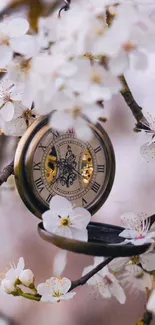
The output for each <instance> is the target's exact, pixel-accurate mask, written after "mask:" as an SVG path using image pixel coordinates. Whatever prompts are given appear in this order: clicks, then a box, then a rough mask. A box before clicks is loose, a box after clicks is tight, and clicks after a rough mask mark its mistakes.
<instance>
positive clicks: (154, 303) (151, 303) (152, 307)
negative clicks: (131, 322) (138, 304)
mask: <svg viewBox="0 0 155 325" xmlns="http://www.w3.org/2000/svg"><path fill="white" fill-rule="evenodd" d="M146 308H147V310H148V311H150V312H151V313H153V314H155V289H154V290H153V291H152V293H151V296H150V298H149V300H148V303H147V306H146Z"/></svg>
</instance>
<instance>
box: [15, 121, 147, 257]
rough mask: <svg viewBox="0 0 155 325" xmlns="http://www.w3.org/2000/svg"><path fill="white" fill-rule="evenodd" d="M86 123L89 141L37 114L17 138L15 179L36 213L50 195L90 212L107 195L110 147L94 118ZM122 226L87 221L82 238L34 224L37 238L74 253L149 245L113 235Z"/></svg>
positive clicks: (129, 251) (140, 249)
mask: <svg viewBox="0 0 155 325" xmlns="http://www.w3.org/2000/svg"><path fill="white" fill-rule="evenodd" d="M88 124H89V127H90V128H91V129H92V131H93V137H92V139H91V141H90V142H87V141H81V140H80V139H78V138H77V137H76V134H75V132H74V130H73V129H72V130H68V131H67V132H64V133H59V132H58V131H56V130H54V129H52V128H51V127H50V126H49V124H48V118H47V117H43V118H42V117H41V118H39V119H37V120H36V121H35V122H34V123H33V124H32V125H31V126H30V127H29V128H28V130H27V131H26V132H25V134H24V136H23V137H22V139H21V140H20V142H19V145H18V147H17V151H16V155H15V165H14V171H15V179H16V185H17V188H18V191H19V194H20V196H21V198H22V200H23V201H24V202H25V204H26V206H27V207H28V208H29V210H30V211H31V212H32V213H33V214H34V215H36V216H37V217H39V218H41V216H42V213H43V212H44V211H46V210H48V208H49V203H50V200H51V198H52V197H53V196H54V195H61V196H64V197H66V198H67V199H68V200H71V201H72V203H73V204H74V205H75V206H76V205H77V206H81V207H82V206H83V207H85V208H86V209H88V210H89V211H90V212H91V214H94V213H95V212H96V211H97V210H98V209H100V207H101V206H102V205H103V203H104V202H105V200H106V199H107V197H108V195H109V193H110V190H111V188H112V184H113V181H114V175H115V156H114V151H113V147H112V144H111V141H110V139H109V137H108V135H107V133H106V132H105V131H104V129H103V128H102V126H101V125H100V124H96V125H93V124H92V123H90V122H88ZM151 222H152V220H151ZM150 224H151V223H150ZM122 230H123V228H122V227H117V226H113V225H106V224H104V223H103V224H102V223H97V222H90V223H89V225H88V242H82V241H77V240H74V239H68V238H64V237H60V236H58V235H56V234H52V233H49V232H48V231H46V230H45V229H44V226H43V223H42V222H40V224H39V225H38V232H39V235H40V237H41V238H43V239H44V240H46V241H48V242H50V243H52V244H54V245H56V246H58V247H60V248H62V249H66V250H70V251H72V252H76V253H82V254H88V255H93V256H111V257H117V256H133V255H139V254H142V253H144V252H145V251H146V250H147V249H148V248H149V244H144V245H141V246H134V245H132V244H128V245H127V244H126V243H125V244H124V243H123V240H124V239H123V238H121V237H119V234H120V232H122Z"/></svg>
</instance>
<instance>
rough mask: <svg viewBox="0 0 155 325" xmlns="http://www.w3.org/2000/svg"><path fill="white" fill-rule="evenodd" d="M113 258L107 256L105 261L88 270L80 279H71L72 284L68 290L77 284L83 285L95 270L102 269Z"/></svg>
mask: <svg viewBox="0 0 155 325" xmlns="http://www.w3.org/2000/svg"><path fill="white" fill-rule="evenodd" d="M112 260H113V257H108V258H107V259H106V260H105V261H103V262H102V263H100V264H99V265H97V266H96V267H95V268H94V269H93V270H91V271H90V272H88V273H87V274H86V275H84V276H83V277H82V278H81V279H79V280H76V281H72V285H71V287H70V290H69V291H71V290H73V289H75V288H76V287H78V286H82V285H84V284H85V283H86V282H87V281H88V280H89V279H90V278H91V277H92V276H93V275H95V274H96V273H97V272H99V271H100V270H102V269H103V267H105V266H106V265H107V264H109V263H110V262H111V261H112Z"/></svg>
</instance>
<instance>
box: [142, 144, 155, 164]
mask: <svg viewBox="0 0 155 325" xmlns="http://www.w3.org/2000/svg"><path fill="white" fill-rule="evenodd" d="M140 152H141V155H142V157H143V158H144V159H145V160H146V162H147V163H154V162H155V142H154V143H151V144H150V145H148V142H147V143H145V144H144V145H143V146H142V147H141V148H140Z"/></svg>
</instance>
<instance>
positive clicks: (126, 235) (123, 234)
mask: <svg viewBox="0 0 155 325" xmlns="http://www.w3.org/2000/svg"><path fill="white" fill-rule="evenodd" d="M137 236H138V233H137V231H136V230H131V229H125V230H123V231H122V232H121V233H120V234H119V237H123V238H127V239H128V238H129V239H130V238H131V239H132V238H136V237H137Z"/></svg>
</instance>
